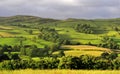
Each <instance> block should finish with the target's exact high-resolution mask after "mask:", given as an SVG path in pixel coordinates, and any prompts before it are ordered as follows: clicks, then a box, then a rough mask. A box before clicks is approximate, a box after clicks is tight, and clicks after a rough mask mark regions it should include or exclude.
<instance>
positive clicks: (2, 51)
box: [0, 47, 4, 55]
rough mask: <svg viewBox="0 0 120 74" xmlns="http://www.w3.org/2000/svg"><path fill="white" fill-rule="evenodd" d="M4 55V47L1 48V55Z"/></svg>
mask: <svg viewBox="0 0 120 74" xmlns="http://www.w3.org/2000/svg"><path fill="white" fill-rule="evenodd" d="M3 53H4V50H3V48H2V47H0V55H3Z"/></svg>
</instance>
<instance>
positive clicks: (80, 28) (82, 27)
mask: <svg viewBox="0 0 120 74" xmlns="http://www.w3.org/2000/svg"><path fill="white" fill-rule="evenodd" d="M74 29H75V30H76V31H77V32H81V33H87V34H92V33H93V32H94V30H93V29H92V27H91V26H90V25H89V24H77V25H76V26H75V27H74Z"/></svg>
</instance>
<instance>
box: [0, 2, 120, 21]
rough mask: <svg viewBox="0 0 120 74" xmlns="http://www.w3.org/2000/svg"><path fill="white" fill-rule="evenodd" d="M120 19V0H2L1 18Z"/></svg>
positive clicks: (0, 3)
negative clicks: (28, 16)
mask: <svg viewBox="0 0 120 74" xmlns="http://www.w3.org/2000/svg"><path fill="white" fill-rule="evenodd" d="M14 15H32V16H39V17H44V18H55V19H67V18H84V19H94V18H119V17H120V0H0V16H14Z"/></svg>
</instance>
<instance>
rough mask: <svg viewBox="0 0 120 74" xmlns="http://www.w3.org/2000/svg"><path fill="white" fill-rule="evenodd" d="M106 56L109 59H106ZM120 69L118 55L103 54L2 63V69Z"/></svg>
mask: <svg viewBox="0 0 120 74" xmlns="http://www.w3.org/2000/svg"><path fill="white" fill-rule="evenodd" d="M106 54H107V57H109V58H106ZM110 58H111V59H110ZM26 68H32V69H95V70H96V69H99V70H106V69H112V70H113V69H120V59H119V58H117V56H116V53H111V54H109V53H103V54H102V55H101V56H100V57H93V56H90V55H81V56H80V57H74V56H63V57H61V58H53V57H48V58H40V60H39V61H33V60H21V61H20V60H13V61H4V62H2V63H1V69H9V70H15V69H26Z"/></svg>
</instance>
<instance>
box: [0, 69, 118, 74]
mask: <svg viewBox="0 0 120 74" xmlns="http://www.w3.org/2000/svg"><path fill="white" fill-rule="evenodd" d="M0 74H120V71H119V70H31V69H26V70H3V71H0Z"/></svg>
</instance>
